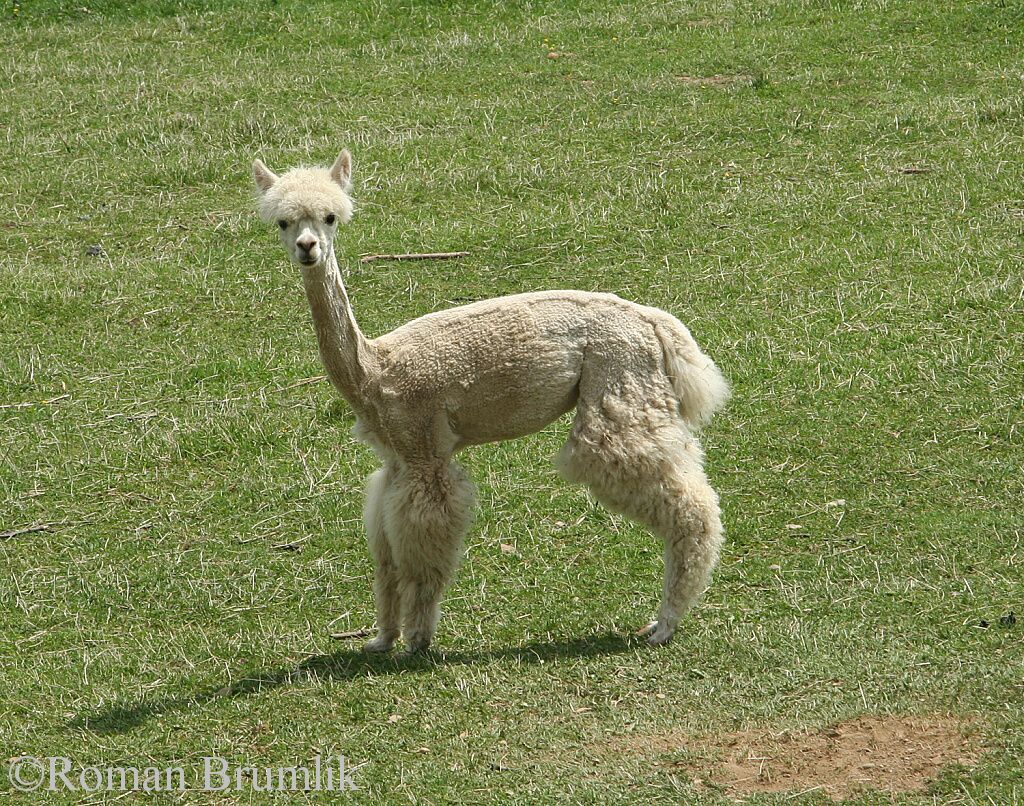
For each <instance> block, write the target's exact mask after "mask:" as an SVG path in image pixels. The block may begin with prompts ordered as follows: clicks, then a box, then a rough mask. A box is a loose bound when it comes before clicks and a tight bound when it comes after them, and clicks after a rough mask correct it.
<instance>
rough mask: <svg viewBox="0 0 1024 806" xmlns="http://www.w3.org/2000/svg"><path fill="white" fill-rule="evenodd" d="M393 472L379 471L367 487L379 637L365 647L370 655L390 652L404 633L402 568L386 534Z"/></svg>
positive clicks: (366, 518)
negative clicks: (386, 500) (387, 495)
mask: <svg viewBox="0 0 1024 806" xmlns="http://www.w3.org/2000/svg"><path fill="white" fill-rule="evenodd" d="M388 478H389V469H388V468H386V467H382V468H381V469H380V470H377V471H375V472H374V473H373V474H372V475H371V476H370V479H369V481H368V482H367V484H366V505H365V507H364V509H363V520H364V522H365V523H366V540H367V542H368V543H369V545H370V553H371V555H372V556H373V563H374V569H373V594H374V600H375V602H376V605H377V636H376V638H373V639H372V640H370V641H368V642H367V643H366V645H365V646H364V647H363V649H364V651H366V652H388V651H390V650H391V648H392V647H393V646H394V645H395V641H396V640H397V639H398V635H399V632H400V630H401V624H402V622H401V596H400V593H399V588H398V568H397V566H396V565H395V560H394V557H393V556H392V553H391V544H390V543H389V542H388V538H387V534H386V533H385V531H384V512H383V507H384V493H385V490H386V489H387V486H388Z"/></svg>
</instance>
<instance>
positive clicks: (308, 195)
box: [252, 150, 352, 267]
mask: <svg viewBox="0 0 1024 806" xmlns="http://www.w3.org/2000/svg"><path fill="white" fill-rule="evenodd" d="M252 176H253V179H255V180H256V189H257V190H258V191H259V201H258V205H259V213H260V218H262V219H263V220H264V221H266V222H267V223H271V222H273V223H274V224H275V225H276V226H277V227H278V229H279V231H280V235H281V242H282V243H283V244H284V248H285V251H286V252H288V256H289V257H290V258H291V259H292V261H294V262H295V263H297V264H298V265H300V266H304V267H312V266H317V265H319V264H321V263H323V262H324V261H326V260H327V258H328V256H329V255H330V254H331V249H332V243H333V241H334V235H335V233H336V232H337V231H338V226H339V225H340V224H346V223H348V220H349V219H350V218H351V217H352V199H350V198H349V195H348V191H349V190H350V189H351V187H352V185H351V182H350V181H349V180H350V177H351V176H352V155H351V154H349V153H348V151H347V150H344V151H342V152H341V153H340V154H339V155H338V159H336V160H335V161H334V165H332V166H331V167H330V169H325V168H294V169H292V170H291V171H288V172H287V173H286V174H283V175H282V176H278V175H277V174H275V173H274V172H273V171H271V170H270V169H269V168H268V167H267V166H266V165H264V164H263V163H262V162H261V161H260V160H256V161H255V162H253V164H252Z"/></svg>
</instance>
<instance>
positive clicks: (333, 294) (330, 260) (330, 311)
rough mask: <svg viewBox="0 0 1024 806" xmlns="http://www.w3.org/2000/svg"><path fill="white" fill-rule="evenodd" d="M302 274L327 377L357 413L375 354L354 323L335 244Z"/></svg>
mask: <svg viewBox="0 0 1024 806" xmlns="http://www.w3.org/2000/svg"><path fill="white" fill-rule="evenodd" d="M302 278H303V282H304V284H305V286H306V296H307V297H308V299H309V308H310V311H311V312H312V314H313V325H314V326H315V327H316V338H317V342H318V343H319V345H320V357H321V359H322V360H323V364H324V369H325V370H327V377H328V378H329V379H330V381H331V383H333V384H334V386H335V387H336V388H337V389H338V391H339V392H341V394H342V395H343V396H344V397H345V399H346V400H347V401H348V402H349V404H350V405H351V406H352V408H354V409H355V410H356V413H359V412H360V410H361V409H363V392H362V389H363V383H364V381H365V380H366V377H367V374H368V373H369V372H371V371H372V367H373V364H374V361H375V357H374V351H373V347H372V345H371V344H370V343H369V342H368V341H367V339H366V337H365V336H364V335H363V333H362V331H361V330H360V329H359V325H358V324H356V318H355V316H354V315H353V313H352V305H351V303H350V302H349V299H348V292H347V291H345V284H344V282H342V279H341V270H340V269H339V268H338V261H337V259H336V258H335V256H334V247H333V246H332V247H331V251H330V254H328V256H327V260H325V261H324V262H323V263H321V264H319V265H317V266H315V267H312V268H309V269H303V272H302Z"/></svg>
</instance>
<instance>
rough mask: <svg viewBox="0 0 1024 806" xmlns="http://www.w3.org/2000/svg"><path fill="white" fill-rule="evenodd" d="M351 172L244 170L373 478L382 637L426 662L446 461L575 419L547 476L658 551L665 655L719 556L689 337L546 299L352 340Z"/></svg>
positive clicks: (464, 310)
mask: <svg viewBox="0 0 1024 806" xmlns="http://www.w3.org/2000/svg"><path fill="white" fill-rule="evenodd" d="M351 166H352V160H351V157H350V155H349V153H348V151H342V152H341V154H340V155H339V156H338V159H337V160H336V161H335V163H334V165H333V166H332V167H331V168H330V169H329V170H324V169H318V168H297V169H294V170H292V171H289V172H288V173H286V174H284V175H282V176H280V177H278V176H277V175H275V174H274V173H273V172H272V171H270V169H268V168H267V167H266V166H265V165H264V164H263V163H262V162H260V161H259V160H256V161H255V162H254V163H253V176H254V178H255V180H256V186H257V188H258V190H259V212H260V215H261V217H262V218H263V219H264V220H265V221H268V222H277V225H278V226H279V227H280V230H281V233H280V234H281V240H282V242H283V243H284V246H285V249H286V250H287V251H288V254H289V256H290V257H291V259H292V260H293V261H294V262H295V263H296V264H298V265H299V267H300V268H301V270H302V279H303V282H304V285H305V289H306V294H307V296H308V298H309V305H310V308H311V310H312V315H313V323H314V325H315V327H316V334H317V340H318V342H319V346H320V355H321V357H322V359H323V363H324V367H325V368H326V371H327V375H328V377H329V378H330V380H331V382H332V383H333V384H334V386H335V387H336V388H337V389H338V391H339V392H340V393H341V394H342V395H343V396H344V397H345V399H346V400H347V401H348V402H349V404H350V405H351V406H352V408H353V410H354V411H355V413H356V415H357V423H356V427H355V429H354V431H353V433H354V434H355V435H356V437H357V438H359V439H360V440H362V441H364V442H366V443H368V444H369V445H370V446H371V447H372V448H373V449H374V451H375V452H376V453H377V454H378V455H379V456H380V458H381V460H382V462H383V467H382V468H381V469H379V470H377V471H376V472H375V473H374V474H373V475H372V476H370V479H369V483H368V485H367V495H366V506H365V512H364V515H365V521H366V530H367V539H368V541H369V544H370V550H371V552H372V554H373V558H374V561H375V565H376V572H375V583H374V592H375V596H376V604H377V627H378V629H379V633H378V635H377V636H376V637H375V638H374V639H373V640H372V641H370V642H369V643H368V644H367V645H366V649H367V650H369V651H374V652H386V651H388V650H390V649H391V648H392V646H393V645H394V643H395V641H396V639H397V638H398V636H399V633H400V632H401V633H402V634H403V636H404V638H405V642H406V648H407V651H409V652H417V651H420V650H423V649H426V647H427V646H428V645H429V644H430V641H431V639H432V638H433V637H434V631H435V629H436V627H437V620H438V615H439V609H438V603H439V602H440V599H441V595H442V593H443V591H444V588H445V587H446V586H447V584H448V582H449V580H450V579H451V576H452V573H453V572H454V570H455V567H456V565H457V564H458V560H459V557H460V554H461V552H462V540H463V537H464V536H465V534H466V532H467V531H468V529H469V527H470V524H471V522H472V518H473V510H474V505H475V496H474V491H473V485H472V482H471V481H470V480H469V479H468V478H467V477H466V474H465V473H464V472H463V470H462V468H461V467H459V465H458V464H456V463H455V461H454V460H453V456H454V454H455V453H457V452H458V451H460V450H461V449H463V448H465V447H466V446H468V445H477V444H481V443H485V442H494V441H497V440H503V439H512V438H514V437H520V436H523V435H525V434H531V433H533V432H535V431H538V430H539V429H541V428H543V427H544V426H546V425H547V424H548V423H550V422H552V421H553V420H554V419H556V418H557V417H559V416H561V415H562V414H565V413H566V412H568V411H570V410H571V409H572V408H573V407H575V408H576V416H575V420H574V422H573V426H572V434H571V436H570V438H569V440H568V442H567V443H566V444H565V446H564V447H563V448H562V450H561V451H560V453H559V455H558V457H557V459H556V463H557V466H558V468H559V470H560V471H561V473H562V474H563V475H564V476H565V477H566V478H567V479H569V480H571V481H574V482H580V483H582V484H585V485H587V486H588V487H589V488H590V490H591V491H592V493H593V494H594V495H595V496H596V497H597V499H598V500H600V501H601V502H602V503H604V504H605V505H606V506H608V507H610V508H612V509H614V510H616V511H618V512H621V513H622V514H624V515H626V516H628V517H630V518H633V519H635V520H637V521H639V522H641V523H643V524H645V525H646V526H648V527H649V528H651V529H652V530H653V531H654V532H656V533H657V534H658V535H659V536H660V537H661V539H662V540H663V541H664V547H665V548H664V558H665V579H664V587H663V591H662V601H661V609H660V612H659V614H658V618H657V620H656V621H654V622H652V623H651V624H649V625H648V626H647V627H646V628H645V629H644V630H643V631H642V633H643V634H645V635H647V636H648V641H649V642H650V643H652V644H663V643H665V642H667V641H668V640H669V639H670V638H671V637H672V633H673V632H674V631H675V629H676V627H677V626H678V624H679V620H680V618H681V617H682V616H683V615H684V614H685V613H686V611H687V610H689V609H690V607H691V606H692V605H693V604H694V602H695V601H696V600H697V598H698V597H699V596H700V594H701V593H702V592H703V590H704V589H705V588H706V587H707V584H708V582H709V580H710V577H711V572H712V569H713V568H714V566H715V563H716V562H717V559H718V551H719V547H720V546H721V543H722V526H721V522H720V520H719V510H718V496H717V495H716V494H715V491H714V490H713V489H712V488H711V487H710V486H709V485H708V482H707V478H706V477H705V475H704V471H703V468H702V458H703V454H702V452H701V448H700V445H699V444H698V442H697V439H696V438H695V436H694V429H695V428H696V427H697V426H698V425H699V424H701V423H702V422H704V421H705V420H707V419H708V418H709V417H710V416H711V415H712V414H713V413H714V412H715V410H716V409H718V408H719V407H720V406H721V405H722V404H723V403H724V402H725V400H726V399H727V397H728V393H729V392H728V387H727V385H726V383H725V380H724V379H723V378H722V376H721V374H720V373H719V371H718V369H717V367H716V366H715V365H714V363H713V362H712V361H711V359H709V358H708V357H707V356H705V355H704V354H703V353H702V352H701V351H700V348H699V347H698V346H697V344H696V342H695V341H694V340H693V338H692V337H691V335H690V333H689V331H688V330H687V329H686V328H685V327H684V326H683V325H682V324H681V323H680V322H679V321H678V320H677V319H676V318H675V317H673V316H671V315H670V314H668V313H665V312H664V311H661V310H658V309H657V308H647V307H644V306H641V305H636V304H634V303H632V302H627V301H625V300H623V299H620V298H619V297H616V296H614V295H612V294H594V293H587V292H583V291H542V292H537V293H530V294H517V295H514V296H508V297H499V298H497V299H489V300H484V301H481V302H475V303H473V304H471V305H464V306H461V307H458V308H451V309H449V310H446V311H440V312H438V313H432V314H428V315H426V316H423V317H420V318H419V319H416V320H414V321H412V322H409V323H407V324H405V325H402V326H401V327H399V328H398V329H397V330H394V331H392V332H391V333H388V334H386V335H384V336H381V337H380V338H377V339H367V338H366V337H365V336H364V335H363V333H362V332H361V331H360V329H359V327H358V325H357V324H356V320H355V317H354V316H353V314H352V307H351V305H350V304H349V299H348V294H347V293H346V291H345V286H344V284H343V282H342V278H341V272H340V271H339V269H338V263H337V259H336V258H335V255H334V245H333V242H334V236H335V234H336V232H337V228H338V225H339V224H343V223H346V222H347V221H348V220H349V219H350V218H351V215H352V202H351V200H350V199H349V196H348V190H349V189H350V187H351V185H350V182H349V179H350V175H351Z"/></svg>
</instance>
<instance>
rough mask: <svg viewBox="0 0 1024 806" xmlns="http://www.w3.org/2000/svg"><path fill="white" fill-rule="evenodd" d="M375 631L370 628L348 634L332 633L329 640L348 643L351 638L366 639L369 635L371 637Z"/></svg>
mask: <svg viewBox="0 0 1024 806" xmlns="http://www.w3.org/2000/svg"><path fill="white" fill-rule="evenodd" d="M375 632H376V630H374V629H372V628H371V627H362V628H360V629H358V630H349V631H348V632H332V633H331V638H333V639H334V640H335V641H349V640H351V639H353V638H366V637H367V636H369V635H373V634H374V633H375Z"/></svg>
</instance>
